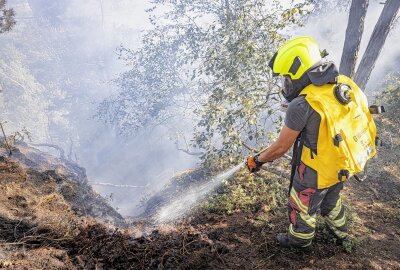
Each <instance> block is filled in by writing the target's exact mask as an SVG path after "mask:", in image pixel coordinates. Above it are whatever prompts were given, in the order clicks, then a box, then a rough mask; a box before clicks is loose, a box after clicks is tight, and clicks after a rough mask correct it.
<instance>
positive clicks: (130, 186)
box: [89, 181, 149, 188]
mask: <svg viewBox="0 0 400 270" xmlns="http://www.w3.org/2000/svg"><path fill="white" fill-rule="evenodd" d="M89 184H91V185H93V186H107V187H116V188H147V187H148V186H149V184H147V185H145V186H132V185H115V184H111V183H101V182H90V181H89Z"/></svg>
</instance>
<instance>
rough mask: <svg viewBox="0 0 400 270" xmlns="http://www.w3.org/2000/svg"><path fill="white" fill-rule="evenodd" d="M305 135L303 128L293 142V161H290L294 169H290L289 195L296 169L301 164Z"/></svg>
mask: <svg viewBox="0 0 400 270" xmlns="http://www.w3.org/2000/svg"><path fill="white" fill-rule="evenodd" d="M304 137H305V135H304V130H302V131H301V132H300V134H299V136H298V137H297V139H296V141H295V142H294V144H293V156H292V161H291V162H290V163H291V165H292V169H291V171H290V184H289V196H290V190H291V189H292V187H293V181H294V176H295V174H296V169H297V167H298V166H299V165H300V161H301V152H302V151H303V146H304Z"/></svg>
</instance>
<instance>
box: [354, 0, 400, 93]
mask: <svg viewBox="0 0 400 270" xmlns="http://www.w3.org/2000/svg"><path fill="white" fill-rule="evenodd" d="M399 7H400V1H399V0H387V1H386V3H385V6H384V8H383V10H382V13H381V15H380V17H379V20H378V22H377V23H376V25H375V28H374V31H373V32H372V36H371V38H370V40H369V42H368V46H367V49H366V50H365V53H364V56H363V58H362V59H361V62H360V65H359V67H358V69H357V72H356V74H355V76H354V80H355V82H356V83H357V84H358V85H359V86H360V88H361V89H364V88H365V86H366V85H367V82H368V80H369V77H370V75H371V72H372V70H373V69H374V66H375V62H376V60H377V59H378V56H379V54H380V52H381V50H382V48H383V45H384V44H385V41H386V38H387V36H388V34H389V31H390V29H391V28H392V26H393V22H394V20H395V18H396V15H397V12H398V11H399Z"/></svg>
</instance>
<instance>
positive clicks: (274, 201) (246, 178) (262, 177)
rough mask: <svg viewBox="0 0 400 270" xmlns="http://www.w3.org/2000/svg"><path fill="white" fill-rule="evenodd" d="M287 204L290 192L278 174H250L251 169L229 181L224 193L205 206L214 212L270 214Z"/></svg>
mask: <svg viewBox="0 0 400 270" xmlns="http://www.w3.org/2000/svg"><path fill="white" fill-rule="evenodd" d="M285 203H286V192H285V190H284V188H283V187H282V185H281V183H280V182H279V179H277V177H275V176H274V175H272V174H270V173H267V172H261V173H259V174H249V173H248V171H247V170H245V169H244V170H242V171H240V172H239V173H237V174H236V175H235V176H234V177H233V178H232V179H231V180H227V181H226V182H225V183H224V186H223V187H222V190H220V194H217V195H215V196H213V197H212V198H211V199H209V200H208V201H207V202H205V203H204V208H205V209H206V210H208V211H209V212H213V213H225V214H231V213H233V212H240V211H241V212H251V213H258V212H261V213H269V212H270V211H271V210H275V209H276V208H277V207H279V206H282V205H284V204H285Z"/></svg>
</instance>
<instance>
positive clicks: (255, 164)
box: [246, 155, 264, 173]
mask: <svg viewBox="0 0 400 270" xmlns="http://www.w3.org/2000/svg"><path fill="white" fill-rule="evenodd" d="M263 164H264V162H260V161H258V155H255V156H249V157H248V158H247V163H246V165H247V168H248V169H249V172H250V173H255V172H258V171H259V170H260V169H261V166H262V165H263Z"/></svg>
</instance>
